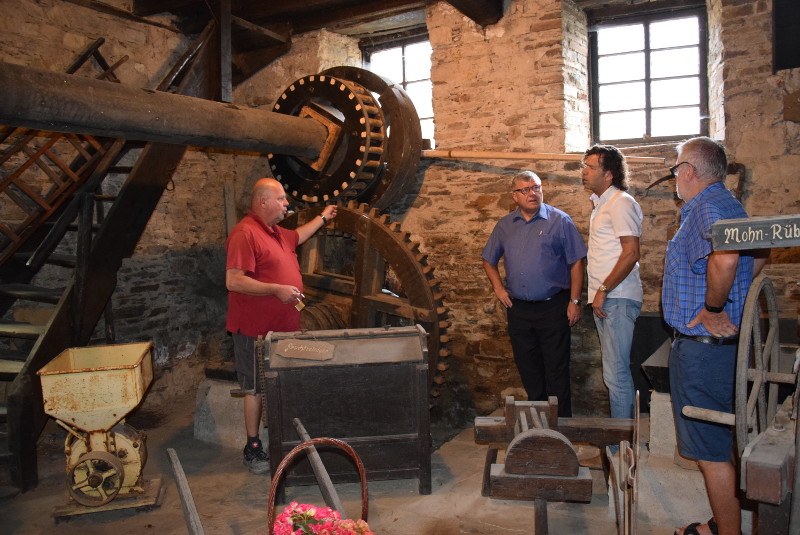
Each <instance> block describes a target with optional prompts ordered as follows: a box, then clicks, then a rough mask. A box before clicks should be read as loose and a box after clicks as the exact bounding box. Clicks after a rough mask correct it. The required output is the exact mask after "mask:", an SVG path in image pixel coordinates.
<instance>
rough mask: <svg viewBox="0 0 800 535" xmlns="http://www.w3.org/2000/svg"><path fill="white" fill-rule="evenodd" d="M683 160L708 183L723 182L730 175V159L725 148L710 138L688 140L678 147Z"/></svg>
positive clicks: (702, 137)
mask: <svg viewBox="0 0 800 535" xmlns="http://www.w3.org/2000/svg"><path fill="white" fill-rule="evenodd" d="M677 150H678V154H680V156H681V158H682V159H683V160H685V161H687V162H689V163H690V164H692V165H693V166H694V168H695V169H697V174H698V176H700V178H701V179H703V180H705V181H707V182H722V181H724V180H725V177H726V176H727V175H728V157H727V155H726V154H725V147H724V146H723V145H722V143H720V142H719V141H716V140H713V139H711V138H710V137H705V136H700V137H693V138H692V139H688V140H686V141H684V142H683V143H681V144H679V145H678V147H677Z"/></svg>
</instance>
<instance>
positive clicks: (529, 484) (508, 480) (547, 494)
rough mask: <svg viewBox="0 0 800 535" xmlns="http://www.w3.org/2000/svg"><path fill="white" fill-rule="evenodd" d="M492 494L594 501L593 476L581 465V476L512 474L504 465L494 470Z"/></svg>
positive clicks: (498, 465)
mask: <svg viewBox="0 0 800 535" xmlns="http://www.w3.org/2000/svg"><path fill="white" fill-rule="evenodd" d="M490 474H491V475H490V481H491V483H490V485H491V497H492V498H501V499H508V500H537V499H541V500H569V501H576V502H587V503H588V502H590V501H591V500H592V475H591V473H590V471H589V468H587V467H586V466H581V467H580V470H579V472H578V476H577V477H563V476H535V475H518V474H509V473H507V472H506V471H505V468H504V465H502V464H493V465H492V468H491V470H490Z"/></svg>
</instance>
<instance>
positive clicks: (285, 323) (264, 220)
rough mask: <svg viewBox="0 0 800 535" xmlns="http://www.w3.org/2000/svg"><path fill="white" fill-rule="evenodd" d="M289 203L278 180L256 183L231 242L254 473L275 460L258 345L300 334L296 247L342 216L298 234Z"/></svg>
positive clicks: (231, 319) (317, 221)
mask: <svg viewBox="0 0 800 535" xmlns="http://www.w3.org/2000/svg"><path fill="white" fill-rule="evenodd" d="M288 206H289V202H288V201H287V200H286V193H285V192H284V191H283V186H282V185H281V183H280V182H278V181H277V180H274V179H272V178H262V179H260V180H258V181H257V182H256V183H255V184H254V185H253V191H252V195H251V200H250V212H249V213H248V214H247V215H246V216H245V217H244V218H243V219H242V220H241V221H239V223H237V224H236V226H235V227H233V230H232V231H231V233H230V236H228V240H227V242H226V243H225V249H226V252H227V255H228V259H227V264H226V273H225V285H226V287H227V288H228V318H227V322H226V328H227V330H228V331H230V333H231V334H232V335H233V347H234V354H235V357H236V375H237V377H238V379H239V383H240V384H241V386H242V389H243V390H251V391H253V392H255V393H254V394H245V396H244V424H245V430H246V431H247V445H246V446H245V448H244V458H243V462H244V464H245V466H247V468H248V469H249V470H250V471H251V472H253V473H254V474H263V473H265V472H267V471H268V470H269V459H268V457H267V454H266V452H264V448H263V446H262V444H261V439H260V438H259V425H260V419H261V404H262V394H261V392H259V390H258V381H256V371H255V369H254V364H255V360H254V358H253V355H254V353H255V341H256V340H257V338H258V336H259V335H265V334H267V333H268V332H270V331H278V332H291V331H299V330H300V311H299V310H297V309H296V308H295V305H296V304H297V303H298V300H299V299H300V297H301V295H302V291H303V278H302V275H301V273H300V265H299V264H298V262H297V255H296V253H295V248H296V247H297V246H298V245H300V244H301V243H303V242H305V241H306V240H307V239H309V238H310V237H311V236H312V235H313V234H314V233H315V232H316V231H318V230H319V229H320V228H322V227H323V226H325V225H326V224H327V223H328V221H330V220H331V219H333V218H334V217H336V206H332V205H331V206H326V207H325V208H324V209H323V211H322V214H320V215H319V216H317V217H315V218H314V219H312V220H311V221H309V222H308V223H306V224H305V225H303V226H301V227H299V228H298V229H297V230H287V229H285V228H283V227H280V226H278V223H280V222H281V221H282V220H283V218H284V217H285V216H286V210H287V208H288Z"/></svg>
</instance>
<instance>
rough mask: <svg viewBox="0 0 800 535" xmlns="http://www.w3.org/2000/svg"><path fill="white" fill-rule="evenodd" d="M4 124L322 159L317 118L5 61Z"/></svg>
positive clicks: (0, 114)
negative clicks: (131, 85)
mask: <svg viewBox="0 0 800 535" xmlns="http://www.w3.org/2000/svg"><path fill="white" fill-rule="evenodd" d="M0 87H3V88H4V89H3V91H2V93H0V124H5V125H11V126H24V127H27V128H35V129H42V130H52V131H58V132H73V133H79V134H93V135H97V136H104V137H111V138H123V139H134V140H142V141H156V142H162V143H170V144H175V145H191V146H197V147H217V148H225V149H232V150H242V151H250V152H257V153H262V154H265V153H277V154H288V155H293V156H301V157H306V158H309V159H312V160H315V159H316V158H317V157H318V155H319V152H320V150H321V149H322V145H323V144H324V142H325V139H326V138H327V130H326V128H325V127H324V126H323V125H321V124H320V123H319V122H317V121H316V120H314V119H308V118H300V117H294V116H291V115H284V114H280V113H273V112H269V111H264V110H260V109H256V108H240V107H238V106H234V105H231V104H224V103H219V102H211V101H208V100H205V99H202V98H193V97H188V96H182V95H174V94H170V93H166V92H161V91H152V90H145V89H138V88H133V87H129V86H125V85H123V84H112V83H108V82H103V81H97V80H91V79H88V78H82V77H79V76H70V75H67V74H61V73H54V72H50V71H43V70H39V69H32V68H29V67H22V66H19V65H12V64H9V63H2V62H0Z"/></svg>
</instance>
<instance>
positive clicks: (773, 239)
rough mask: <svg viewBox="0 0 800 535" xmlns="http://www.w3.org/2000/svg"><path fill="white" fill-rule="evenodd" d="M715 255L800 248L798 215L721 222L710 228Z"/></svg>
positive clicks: (723, 220) (722, 220)
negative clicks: (752, 250)
mask: <svg viewBox="0 0 800 535" xmlns="http://www.w3.org/2000/svg"><path fill="white" fill-rule="evenodd" d="M711 241H712V244H713V246H714V250H715V251H738V250H743V249H771V248H773V247H793V246H797V245H800V215H786V216H763V217H747V218H742V219H720V220H719V221H717V222H716V223H714V224H713V225H712V226H711Z"/></svg>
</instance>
